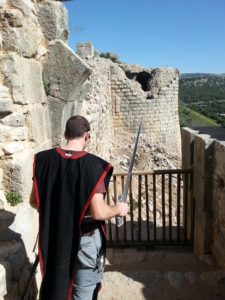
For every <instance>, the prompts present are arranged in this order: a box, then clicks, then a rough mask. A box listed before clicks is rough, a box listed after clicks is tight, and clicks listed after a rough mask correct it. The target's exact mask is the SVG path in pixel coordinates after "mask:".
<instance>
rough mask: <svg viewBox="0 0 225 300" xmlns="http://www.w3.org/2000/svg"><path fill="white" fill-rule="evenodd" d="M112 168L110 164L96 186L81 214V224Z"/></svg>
mask: <svg viewBox="0 0 225 300" xmlns="http://www.w3.org/2000/svg"><path fill="white" fill-rule="evenodd" d="M111 168H112V165H110V164H108V165H107V167H106V169H105V170H104V171H103V173H102V176H101V177H100V179H99V181H98V182H97V184H96V185H95V187H94V188H93V190H92V192H91V195H90V197H89V198H88V200H87V202H86V204H85V206H84V209H83V211H82V213H81V216H80V221H79V223H80V224H81V223H82V221H83V218H84V216H85V213H86V210H87V209H88V206H89V205H90V202H91V199H92V198H93V196H94V194H95V193H96V190H97V189H98V187H99V186H100V185H101V184H102V182H103V180H104V179H105V177H106V175H107V174H108V172H109V170H110V169H111Z"/></svg>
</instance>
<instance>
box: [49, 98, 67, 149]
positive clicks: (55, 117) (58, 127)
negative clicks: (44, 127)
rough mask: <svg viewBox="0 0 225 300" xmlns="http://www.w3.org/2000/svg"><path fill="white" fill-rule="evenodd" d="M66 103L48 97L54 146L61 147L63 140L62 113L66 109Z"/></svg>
mask: <svg viewBox="0 0 225 300" xmlns="http://www.w3.org/2000/svg"><path fill="white" fill-rule="evenodd" d="M65 105H66V103H65V102H63V101H61V100H58V99H55V98H53V97H48V106H49V117H50V124H51V136H52V145H53V146H56V145H60V144H61V140H62V130H63V128H62V112H63V110H64V108H65Z"/></svg>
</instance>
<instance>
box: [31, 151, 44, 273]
mask: <svg viewBox="0 0 225 300" xmlns="http://www.w3.org/2000/svg"><path fill="white" fill-rule="evenodd" d="M35 162H36V155H34V162H33V180H34V192H35V200H36V203H37V206H38V211H39V228H40V224H41V209H40V198H39V193H38V186H37V179H36V176H35V168H36V164H35ZM38 257H39V261H40V269H41V275H42V277H43V276H44V267H43V258H42V252H41V247H40V230H39V234H38Z"/></svg>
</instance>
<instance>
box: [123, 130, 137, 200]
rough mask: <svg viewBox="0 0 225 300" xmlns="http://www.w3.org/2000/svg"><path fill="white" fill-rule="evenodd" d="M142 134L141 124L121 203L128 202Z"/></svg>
mask: <svg viewBox="0 0 225 300" xmlns="http://www.w3.org/2000/svg"><path fill="white" fill-rule="evenodd" d="M140 132H141V124H140V125H139V128H138V133H137V137H136V141H135V145H134V150H133V153H132V156H131V161H130V167H129V170H128V174H127V179H126V183H125V186H124V190H123V194H122V198H121V202H126V201H127V195H128V190H129V185H130V181H131V176H132V170H133V166H134V161H135V156H136V152H137V145H138V141H139V136H140Z"/></svg>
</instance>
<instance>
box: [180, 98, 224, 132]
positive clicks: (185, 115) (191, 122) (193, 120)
mask: <svg viewBox="0 0 225 300" xmlns="http://www.w3.org/2000/svg"><path fill="white" fill-rule="evenodd" d="M179 118H180V126H181V127H185V126H187V127H195V126H212V127H221V125H220V124H219V123H218V122H217V121H215V120H214V119H212V118H209V117H206V116H205V115H203V114H201V113H199V112H197V111H195V110H193V109H191V108H188V107H187V106H186V105H185V104H184V103H183V102H181V101H180V102H179Z"/></svg>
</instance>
